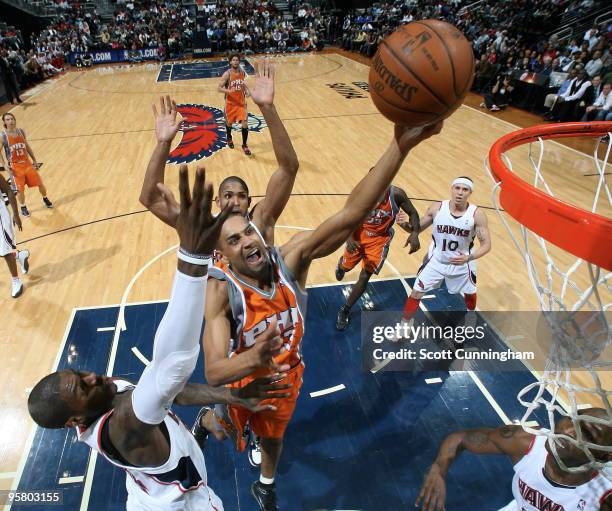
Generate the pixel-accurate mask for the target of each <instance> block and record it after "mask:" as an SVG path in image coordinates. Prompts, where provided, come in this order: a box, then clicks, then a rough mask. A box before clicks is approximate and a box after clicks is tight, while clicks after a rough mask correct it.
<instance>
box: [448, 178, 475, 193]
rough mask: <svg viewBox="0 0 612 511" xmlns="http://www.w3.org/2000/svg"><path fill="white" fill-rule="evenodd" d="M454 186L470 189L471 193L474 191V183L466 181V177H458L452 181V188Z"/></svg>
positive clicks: (469, 180)
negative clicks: (463, 186)
mask: <svg viewBox="0 0 612 511" xmlns="http://www.w3.org/2000/svg"><path fill="white" fill-rule="evenodd" d="M455 185H465V186H467V187H468V188H469V189H470V191H471V192H473V191H474V182H473V181H472V180H471V179H468V178H467V177H458V178H457V179H455V180H454V181H453V184H452V186H455Z"/></svg>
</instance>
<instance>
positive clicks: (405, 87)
mask: <svg viewBox="0 0 612 511" xmlns="http://www.w3.org/2000/svg"><path fill="white" fill-rule="evenodd" d="M473 77H474V54H473V51H472V45H471V44H470V42H469V41H468V40H467V39H466V38H465V37H464V36H463V34H462V33H461V32H460V31H459V30H457V28H455V27H454V26H453V25H450V24H449V23H445V22H443V21H438V20H423V21H414V22H412V23H408V24H407V25H403V26H401V27H400V28H399V29H398V30H396V31H395V32H394V33H393V34H391V35H390V36H388V37H387V38H386V39H384V40H383V41H382V43H381V44H380V46H379V49H378V52H377V53H376V55H375V56H374V59H373V60H372V65H371V66H370V75H369V85H370V94H371V97H372V101H374V105H375V106H376V108H377V109H378V110H379V111H380V113H381V114H383V115H384V116H385V117H386V118H387V119H389V120H390V121H393V122H394V123H396V124H404V125H408V126H423V125H426V124H430V123H433V122H437V121H440V120H442V119H445V118H446V117H448V116H449V115H451V114H452V113H453V112H454V111H455V110H457V108H459V106H460V105H461V103H462V102H463V99H464V97H465V95H466V94H467V93H468V91H469V90H470V87H471V85H472V80H473Z"/></svg>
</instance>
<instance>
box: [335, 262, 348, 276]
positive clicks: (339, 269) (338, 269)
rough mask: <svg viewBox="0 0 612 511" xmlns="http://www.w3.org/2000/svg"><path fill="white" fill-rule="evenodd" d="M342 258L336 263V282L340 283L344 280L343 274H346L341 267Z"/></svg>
mask: <svg viewBox="0 0 612 511" xmlns="http://www.w3.org/2000/svg"><path fill="white" fill-rule="evenodd" d="M341 265H342V258H340V260H339V261H338V266H336V280H338V281H340V280H342V279H343V278H344V274H345V273H346V272H345V271H344V270H343V269H342V267H341Z"/></svg>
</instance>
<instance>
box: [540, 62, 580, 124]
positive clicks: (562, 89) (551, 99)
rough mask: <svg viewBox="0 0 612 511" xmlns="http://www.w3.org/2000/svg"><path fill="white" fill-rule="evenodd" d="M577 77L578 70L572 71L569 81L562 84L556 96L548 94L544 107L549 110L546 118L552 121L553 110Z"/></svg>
mask: <svg viewBox="0 0 612 511" xmlns="http://www.w3.org/2000/svg"><path fill="white" fill-rule="evenodd" d="M577 75H578V70H577V69H572V70H571V71H570V72H569V74H568V76H567V79H566V80H565V81H564V82H563V83H562V84H561V87H560V88H559V90H558V91H557V92H556V93H555V94H548V95H547V96H546V98H545V99H544V107H545V108H548V112H547V114H546V115H545V118H547V119H552V109H553V107H554V106H555V103H556V102H557V100H558V99H559V96H561V95H562V94H564V93H565V92H566V91H567V90H568V89H569V87H570V85H571V84H572V83H573V81H574V78H576V76H577Z"/></svg>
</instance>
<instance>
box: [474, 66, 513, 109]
mask: <svg viewBox="0 0 612 511" xmlns="http://www.w3.org/2000/svg"><path fill="white" fill-rule="evenodd" d="M511 80H512V78H511V77H510V76H508V75H499V76H498V77H497V80H496V82H495V85H493V87H492V88H491V92H490V93H489V94H485V97H484V103H481V104H480V106H481V107H484V106H486V107H487V108H488V109H489V110H491V111H492V112H497V111H499V110H501V109H502V108H506V107H507V106H508V104H509V103H510V101H511V97H512V91H513V90H514V87H513V86H512V81H511Z"/></svg>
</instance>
